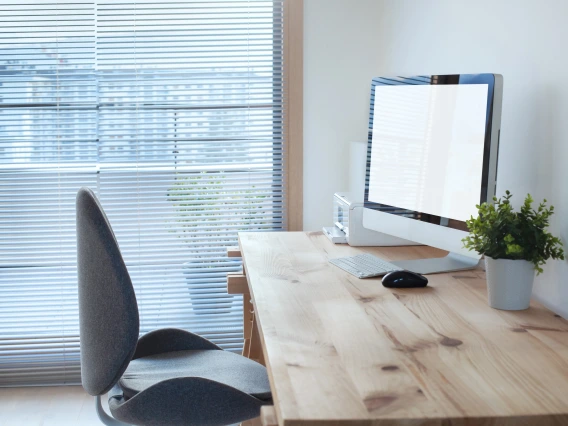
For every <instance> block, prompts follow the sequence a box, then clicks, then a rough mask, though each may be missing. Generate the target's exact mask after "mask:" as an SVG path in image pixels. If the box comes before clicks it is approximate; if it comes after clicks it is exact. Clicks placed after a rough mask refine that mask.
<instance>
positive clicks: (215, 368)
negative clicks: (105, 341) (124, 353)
mask: <svg viewBox="0 0 568 426" xmlns="http://www.w3.org/2000/svg"><path fill="white" fill-rule="evenodd" d="M176 377H203V378H205V379H209V380H214V381H216V382H220V383H224V384H226V385H229V386H231V387H233V388H236V389H238V390H240V391H242V392H245V393H247V394H249V395H251V396H254V397H255V398H258V399H261V400H267V399H270V398H271V393H270V384H269V383H268V375H267V373H266V368H265V367H264V366H262V365H260V364H259V363H257V362H254V361H251V360H250V359H248V358H245V357H243V356H240V355H237V354H235V353H232V352H228V351H223V350H209V349H206V350H192V351H174V352H166V353H161V354H157V355H150V356H145V357H142V358H138V359H135V360H132V361H131V362H130V364H129V365H128V368H127V369H126V371H125V372H124V374H123V375H122V378H121V379H120V380H119V382H118V383H119V385H120V387H121V388H122V390H123V392H124V396H125V398H126V399H128V398H132V397H133V396H134V395H136V394H137V393H139V392H142V391H143V390H144V389H147V388H149V387H150V386H152V385H155V384H156V383H159V382H161V381H163V380H168V379H173V378H176Z"/></svg>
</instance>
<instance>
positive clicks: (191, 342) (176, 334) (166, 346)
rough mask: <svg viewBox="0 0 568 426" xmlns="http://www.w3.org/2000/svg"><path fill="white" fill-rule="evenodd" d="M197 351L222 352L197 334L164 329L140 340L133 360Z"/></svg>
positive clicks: (146, 335)
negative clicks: (167, 353) (174, 352)
mask: <svg viewBox="0 0 568 426" xmlns="http://www.w3.org/2000/svg"><path fill="white" fill-rule="evenodd" d="M190 349H191V350H197V349H213V350H222V349H221V348H220V347H219V346H217V345H216V344H215V343H213V342H210V341H209V340H207V339H204V338H203V337H201V336H198V335H197V334H193V333H190V332H189V331H185V330H180V329H178V328H162V329H160V330H154V331H151V332H150V333H146V334H145V335H144V336H142V337H141V338H140V339H139V340H138V345H137V346H136V352H135V353H134V357H133V358H132V359H137V358H142V357H145V356H150V355H155V354H160V353H164V352H173V351H185V350H190Z"/></svg>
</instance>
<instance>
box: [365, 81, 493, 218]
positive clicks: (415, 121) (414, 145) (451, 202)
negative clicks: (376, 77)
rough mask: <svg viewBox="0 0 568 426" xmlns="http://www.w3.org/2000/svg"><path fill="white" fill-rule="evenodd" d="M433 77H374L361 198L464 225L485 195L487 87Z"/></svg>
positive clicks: (404, 212) (407, 213) (417, 215)
mask: <svg viewBox="0 0 568 426" xmlns="http://www.w3.org/2000/svg"><path fill="white" fill-rule="evenodd" d="M432 77H434V76H429V77H428V78H423V80H420V79H418V78H416V80H411V81H410V82H409V81H408V79H406V80H405V81H403V82H402V84H380V83H381V81H379V84H376V81H374V85H373V89H374V90H373V93H372V104H371V109H372V110H371V120H370V123H369V124H370V134H369V137H370V141H369V142H370V144H369V145H370V146H369V148H370V149H369V154H368V157H369V158H368V164H367V168H368V170H367V178H368V181H367V188H366V194H365V195H366V197H365V201H366V203H367V207H369V204H374V208H378V209H380V210H383V211H386V212H390V213H395V214H401V215H404V216H407V217H411V218H415V219H418V220H423V221H428V222H432V223H438V224H441V225H445V226H451V227H456V228H463V227H464V222H465V220H467V219H469V218H470V216H472V215H474V216H475V215H476V214H477V209H476V207H475V206H476V204H479V203H480V202H481V201H485V199H484V197H485V196H486V194H484V193H483V177H484V154H485V149H486V129H487V123H488V119H489V109H490V102H489V99H488V97H489V93H490V87H489V84H488V83H487V82H483V80H478V81H474V82H473V83H472V84H467V83H465V81H468V80H467V79H462V81H460V77H459V76H456V77H457V78H454V79H443V80H440V79H437V80H434V79H433V78H432ZM444 77H454V76H444ZM381 80H384V79H381ZM470 80H471V79H470ZM382 83H384V81H382Z"/></svg>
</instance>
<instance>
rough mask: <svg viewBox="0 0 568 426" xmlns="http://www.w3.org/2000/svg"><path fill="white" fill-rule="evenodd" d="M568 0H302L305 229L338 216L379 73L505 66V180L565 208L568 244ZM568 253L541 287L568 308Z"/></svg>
mask: <svg viewBox="0 0 568 426" xmlns="http://www.w3.org/2000/svg"><path fill="white" fill-rule="evenodd" d="M566 17H568V2H566V1H563V0H547V1H546V2H537V1H534V0H517V1H512V0H500V1H490V0H481V1H477V2H466V1H455V0H454V1H451V0H435V1H417V0H381V1H379V0H357V1H349V0H328V1H325V0H305V30H304V31H305V33H304V34H305V35H304V37H305V47H304V49H305V51H304V52H305V53H304V55H305V56H304V79H305V80H304V84H305V93H304V111H305V117H304V144H305V148H304V149H305V152H304V154H305V162H304V167H305V175H304V179H305V183H304V206H305V207H304V217H305V225H304V226H305V229H306V230H313V229H318V228H320V227H321V226H322V225H323V224H329V223H331V196H332V194H333V192H334V191H337V190H342V189H345V188H347V183H346V181H345V180H346V179H347V176H348V171H347V170H346V168H345V167H344V164H347V163H348V162H344V159H345V158H346V156H347V155H348V152H349V148H348V143H349V141H351V140H365V138H366V124H367V108H368V97H369V84H370V79H371V77H372V76H378V75H393V74H398V75H412V74H451V73H477V72H494V73H500V74H503V76H504V95H503V98H504V99H503V119H502V126H501V149H500V159H499V176H498V185H497V192H498V194H500V193H503V192H504V191H505V189H509V190H511V191H512V192H513V194H514V199H515V201H516V203H515V204H517V205H518V204H519V203H520V202H521V201H522V198H523V197H524V195H525V194H526V193H527V192H530V193H531V194H532V195H533V196H534V197H535V199H536V200H541V199H542V198H547V199H548V200H549V201H550V202H551V203H552V204H554V205H555V207H556V209H557V211H556V215H555V217H554V219H553V221H552V232H553V233H555V234H559V235H560V236H561V238H562V239H563V241H564V242H565V243H567V244H568V220H567V217H568V185H567V183H568V78H566V76H565V73H566V72H567V70H568V54H567V53H566V41H567V40H568V25H566ZM567 278H568V262H560V261H558V262H556V261H551V262H549V264H548V265H547V267H546V268H545V273H544V274H543V275H541V276H540V277H538V278H537V280H536V283H535V285H536V287H535V294H536V296H537V298H539V299H541V300H542V301H544V302H545V303H546V304H547V305H549V306H550V307H552V308H553V309H554V310H555V311H557V312H559V313H560V314H562V315H564V316H567V317H568V282H567V281H568V279H567Z"/></svg>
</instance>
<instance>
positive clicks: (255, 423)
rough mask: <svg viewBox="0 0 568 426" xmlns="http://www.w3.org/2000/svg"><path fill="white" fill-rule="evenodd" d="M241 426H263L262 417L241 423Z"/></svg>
mask: <svg viewBox="0 0 568 426" xmlns="http://www.w3.org/2000/svg"><path fill="white" fill-rule="evenodd" d="M241 426H262V422H261V421H260V417H255V418H254V419H250V420H245V421H244V422H242V423H241Z"/></svg>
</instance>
